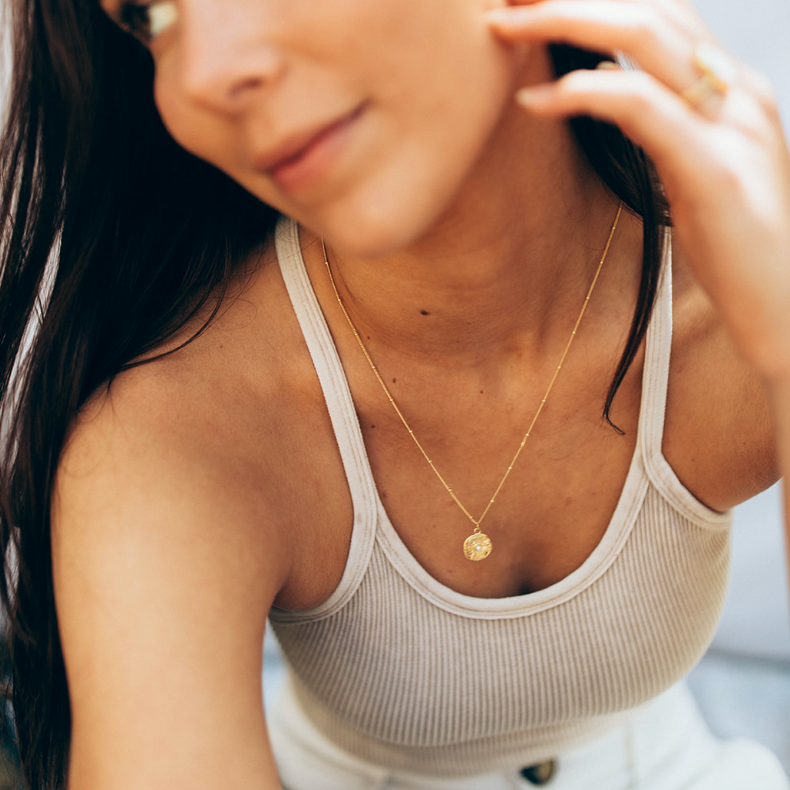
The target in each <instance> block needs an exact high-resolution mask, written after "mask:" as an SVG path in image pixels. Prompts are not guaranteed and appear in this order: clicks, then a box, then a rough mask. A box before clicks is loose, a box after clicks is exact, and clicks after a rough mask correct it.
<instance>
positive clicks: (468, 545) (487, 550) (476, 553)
mask: <svg viewBox="0 0 790 790" xmlns="http://www.w3.org/2000/svg"><path fill="white" fill-rule="evenodd" d="M622 212H623V204H622V203H620V205H619V206H618V207H617V215H616V216H615V218H614V222H613V223H612V227H611V230H610V231H609V237H608V239H607V240H606V246H605V247H604V251H603V254H602V255H601V260H600V262H599V263H598V268H597V269H596V271H595V276H594V277H593V280H592V283H591V284H590V289H589V290H588V291H587V297H586V298H585V300H584V304H583V305H582V309H581V311H580V312H579V317H578V318H577V319H576V323H575V324H574V326H573V331H572V332H571V336H570V338H569V339H568V343H567V344H566V346H565V350H564V351H563V352H562V357H561V358H560V364H559V365H557V369H556V370H555V371H554V375H553V376H552V378H551V382H550V383H549V388H548V389H547V390H546V394H545V395H544V396H543V400H542V401H541V402H540V406H538V410H537V411H536V412H535V416H534V417H533V418H532V422H531V423H530V424H529V428H527V432H526V434H525V435H524V438H523V439H522V440H521V444H519V446H518V450H516V454H515V455H514V456H513V460H512V461H511V462H510V464H509V465H508V468H507V470H506V471H505V474H504V476H503V477H502V479H501V480H500V481H499V485H498V486H497V487H496V490H495V491H494V494H493V496H492V497H491V499H489V500H488V504H487V505H486V507H485V510H484V511H483V514H482V515H481V516H480V517H479V518H475V517H474V516H473V515H472V514H471V513H470V512H469V510H468V509H467V508H466V507H465V506H464V505H463V503H462V502H461V501H460V500H459V499H458V497H457V496H456V494H455V492H454V491H453V489H452V488H451V487H450V486H449V485H448V484H447V481H446V480H445V479H444V477H442V475H441V473H440V472H439V470H438V469H437V468H436V467H435V466H434V465H433V461H432V460H431V458H430V456H429V455H428V453H426V452H425V450H424V449H423V446H422V445H421V444H420V441H419V439H418V438H417V437H416V436H415V435H414V431H413V430H412V429H411V427H410V426H409V423H408V422H407V421H406V418H405V417H404V416H403V412H401V410H400V408H398V404H397V403H395V399H394V398H393V397H392V395H391V394H390V391H389V389H388V388H387V385H386V384H385V383H384V379H383V378H382V377H381V375H380V374H379V371H378V368H377V367H376V365H375V363H374V362H373V359H372V358H371V356H370V354H369V353H368V350H367V348H366V347H365V344H364V343H363V342H362V338H361V337H360V336H359V332H357V328H356V326H354V322H353V321H352V320H351V316H350V315H349V314H348V311H347V310H346V306H345V305H344V304H343V300H342V299H341V298H340V294H339V293H338V290H337V285H335V278H334V277H333V276H332V267H331V266H330V265H329V256H328V255H327V251H326V244H325V243H324V240H323V239H321V249H322V250H323V252H324V263H325V264H326V270H327V272H328V274H329V282H331V283H332V290H333V291H334V292H335V298H336V299H337V303H338V304H339V305H340V309H341V310H342V311H343V315H344V316H345V317H346V321H348V325H349V326H350V327H351V331H352V332H353V333H354V337H355V338H356V339H357V343H359V347H360V348H361V349H362V353H363V354H364V355H365V359H367V361H368V364H369V365H370V368H371V370H372V371H373V373H374V374H375V376H376V379H378V382H379V384H380V385H381V388H382V389H383V390H384V394H385V395H386V396H387V399H388V400H389V402H390V403H391V404H392V408H393V409H395V413H396V414H397V415H398V417H399V418H400V421H401V422H402V423H403V425H404V427H405V428H406V430H407V431H408V432H409V436H411V438H412V439H413V440H414V443H415V444H416V445H417V448H418V449H419V451H420V452H421V453H422V455H423V458H425V460H426V461H427V462H428V465H429V466H430V467H431V469H433V472H434V474H435V475H436V477H438V478H439V480H440V482H441V484H442V485H443V486H444V488H445V490H446V491H447V493H448V494H449V495H450V496H451V497H452V498H453V501H454V502H455V504H456V505H458V507H459V508H461V510H462V511H463V513H464V515H465V516H466V517H467V518H468V519H469V520H470V521H471V522H472V523H473V524H474V526H475V528H474V531H473V532H472V534H471V535H470V536H469V537H468V538H467V539H466V540H465V541H464V547H463V548H464V556H465V557H466V558H467V559H468V560H472V561H473V562H478V561H480V560H484V559H485V558H486V557H488V555H489V554H491V550H492V548H493V544H492V542H491V538H490V537H489V536H488V535H486V534H485V533H484V532H483V531H482V529H481V528H480V525H481V524H482V523H483V519H484V518H485V517H486V516H487V515H488V511H489V510H491V507H492V506H493V504H494V500H495V499H496V498H497V496H498V495H499V492H500V491H501V490H502V486H504V485H505V481H506V480H507V479H508V477H509V476H510V473H511V471H512V470H513V466H514V465H515V463H516V461H517V460H518V457H519V455H521V451H522V450H523V449H524V445H525V444H526V443H527V439H529V435H530V434H531V433H532V429H533V428H534V427H535V423H536V422H537V420H538V417H539V416H540V413H541V412H542V411H543V407H544V406H545V405H546V400H547V399H548V397H549V393H550V392H551V389H552V387H553V386H554V382H555V381H556V380H557V376H558V375H559V372H560V370H561V368H562V365H563V363H564V362H565V357H567V356H568V351H570V348H571V344H572V343H573V339H574V338H575V337H576V330H577V329H578V328H579V324H581V321H582V317H583V316H584V313H585V311H586V310H587V304H588V303H589V301H590V297H591V296H592V293H593V290H594V289H595V284H596V283H597V282H598V275H599V274H600V273H601V269H602V268H603V265H604V262H605V261H606V256H607V255H608V254H609V247H611V245H612V239H613V238H614V234H615V231H616V230H617V224H618V222H619V221H620V215H621V214H622Z"/></svg>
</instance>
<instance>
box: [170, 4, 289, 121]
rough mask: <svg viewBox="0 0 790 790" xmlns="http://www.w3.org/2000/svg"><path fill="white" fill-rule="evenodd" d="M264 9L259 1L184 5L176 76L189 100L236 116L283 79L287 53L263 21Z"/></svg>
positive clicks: (180, 25) (215, 110) (181, 16)
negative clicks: (177, 75)
mask: <svg viewBox="0 0 790 790" xmlns="http://www.w3.org/2000/svg"><path fill="white" fill-rule="evenodd" d="M266 5H267V4H266V3H265V2H261V0H254V2H248V1H247V0H220V1H219V2H217V0H193V1H192V2H188V1H187V2H184V3H182V6H181V8H182V10H181V14H180V22H179V27H180V30H179V39H180V50H181V56H180V58H179V60H180V69H179V71H180V83H181V90H182V92H183V95H184V97H185V98H186V99H187V100H188V101H190V102H192V103H195V104H198V105H200V106H201V107H203V108H207V109H210V110H213V111H214V112H220V113H223V114H229V115H235V114H239V113H243V112H244V111H245V110H246V109H247V108H248V107H249V106H250V105H251V104H252V103H253V102H255V100H256V99H257V98H259V97H260V95H261V94H262V93H264V92H266V91H268V90H270V89H271V87H272V85H274V84H275V83H276V82H277V81H278V80H279V79H281V77H282V75H283V74H284V73H285V65H286V58H285V53H284V51H283V50H282V48H280V47H278V46H277V44H276V43H275V42H274V40H273V37H272V35H271V32H272V28H271V26H270V25H269V24H267V23H266V22H267V20H264V19H263V16H264V12H265V6H266Z"/></svg>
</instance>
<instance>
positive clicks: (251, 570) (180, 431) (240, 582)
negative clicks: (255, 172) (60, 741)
mask: <svg viewBox="0 0 790 790" xmlns="http://www.w3.org/2000/svg"><path fill="white" fill-rule="evenodd" d="M218 330H219V331H218V332H217V333H216V334H215V335H213V336H211V337H208V336H207V337H206V339H205V341H204V342H203V343H200V342H196V343H195V344H192V346H191V347H187V349H184V353H181V352H179V353H177V354H174V355H173V356H172V357H166V358H164V359H162V360H158V361H155V362H151V363H149V364H145V365H142V366H140V367H137V368H134V369H132V370H130V371H128V372H126V373H124V374H122V375H121V376H119V377H118V378H117V379H116V380H115V381H114V382H113V383H112V384H111V385H110V386H109V388H107V389H105V390H103V391H101V392H99V393H97V394H96V395H95V396H94V397H93V399H92V400H91V401H90V402H89V403H88V404H87V406H86V407H85V408H84V409H83V412H82V414H81V415H80V416H79V419H78V420H77V422H76V423H75V425H74V426H73V430H72V432H71V435H70V437H69V440H68V442H67V445H66V448H65V451H64V453H63V457H62V459H61V463H60V465H59V469H58V474H57V479H56V485H55V490H54V497H53V507H52V546H53V572H54V579H55V594H56V604H57V610H58V619H59V625H60V630H61V639H62V644H63V651H64V659H65V663H66V669H67V675H68V680H69V692H70V696H71V701H72V709H73V710H72V713H73V744H72V758H71V768H70V771H71V774H70V783H69V786H70V787H75V788H79V789H80V790H83V789H85V790H92V789H93V788H99V787H101V788H110V790H126V788H130V789H131V788H137V787H140V788H142V787H146V788H154V790H156V789H157V788H165V787H167V788H168V789H170V788H181V787H183V788H192V787H196V786H201V787H236V786H238V787H242V786H255V787H271V788H274V787H277V786H278V784H277V780H276V770H275V768H274V763H273V761H272V758H271V753H270V751H269V749H268V746H267V736H266V726H265V719H264V716H263V707H262V700H261V685H260V684H261V680H260V667H261V660H262V645H263V638H264V631H265V623H266V617H267V614H268V611H269V608H270V607H271V604H272V602H273V600H274V599H275V597H276V595H277V593H278V591H279V590H280V589H281V588H282V587H283V585H284V584H285V582H286V579H287V577H288V574H289V571H290V562H291V546H290V545H289V543H288V541H286V540H283V539H281V536H282V529H281V527H282V516H281V509H282V503H281V501H280V495H281V490H280V483H279V481H278V478H277V477H276V474H274V472H273V471H272V470H275V469H276V466H277V461H278V458H279V456H278V452H279V450H281V449H282V448H279V449H278V441H279V440H278V437H277V435H276V434H277V429H276V423H277V420H278V417H277V416H276V414H277V411H278V409H277V404H276V403H275V402H274V401H273V400H272V399H271V398H269V396H268V395H267V393H268V390H267V389H260V388H259V389H257V390H256V392H255V395H256V396H257V398H258V399H259V400H260V403H259V405H262V406H263V407H264V408H261V409H252V408H251V406H250V401H251V399H252V398H253V394H252V391H251V390H252V389H254V386H253V382H251V381H250V379H249V378H245V377H244V376H242V375H237V370H238V369H239V368H238V367H237V366H236V365H235V363H227V362H226V361H225V359H224V356H223V354H222V350H223V344H224V341H223V339H222V338H223V335H222V329H221V327H218ZM229 353H230V354H231V356H232V355H233V354H236V353H240V352H239V351H238V350H234V349H229ZM269 372H271V371H269ZM264 378H266V377H265V376H264ZM273 397H274V396H272V398H273ZM267 398H269V400H267ZM267 405H268V406H270V407H271V408H269V409H267V408H265V407H266V406H267ZM267 414H268V415H269V416H268V417H266V416H262V415H267ZM256 415H258V417H257V420H258V421H257V422H256V421H255V420H256ZM273 415H274V416H273ZM273 426H274V427H273ZM270 472H271V478H272V479H269V477H270V475H269V473H270ZM164 742H167V744H168V748H167V749H162V748H161V744H162V743H164Z"/></svg>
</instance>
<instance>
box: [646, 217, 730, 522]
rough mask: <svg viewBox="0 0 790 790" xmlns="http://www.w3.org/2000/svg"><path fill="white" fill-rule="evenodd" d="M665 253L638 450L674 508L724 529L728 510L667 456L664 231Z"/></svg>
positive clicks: (668, 326)
mask: <svg viewBox="0 0 790 790" xmlns="http://www.w3.org/2000/svg"><path fill="white" fill-rule="evenodd" d="M665 234H666V235H665V254H664V260H663V261H662V264H661V273H660V279H659V284H658V292H657V294H656V302H655V306H654V308H653V315H652V317H651V319H650V324H649V326H648V330H647V335H646V342H645V365H644V371H643V373H642V401H641V406H640V412H639V439H638V443H639V451H640V454H641V456H642V459H643V462H644V467H645V473H646V474H647V477H648V478H649V479H650V481H651V482H652V483H653V485H654V486H655V487H656V488H657V489H658V490H659V491H660V492H661V494H662V496H663V497H664V498H665V499H666V500H667V502H669V504H670V505H672V507H674V508H675V509H676V510H677V511H679V512H680V513H682V514H683V515H685V516H686V517H687V518H690V519H693V520H694V521H695V522H696V523H698V524H700V525H707V526H709V527H712V528H722V527H724V526H727V525H728V524H729V521H730V514H729V513H719V512H717V511H715V510H711V509H710V508H709V507H707V506H706V505H704V504H703V503H702V502H700V501H699V500H698V499H697V498H696V497H695V496H694V495H693V494H692V493H691V492H690V491H689V490H688V489H687V488H686V487H685V486H684V485H683V483H682V482H681V481H680V479H679V478H678V477H677V475H676V474H675V472H674V470H673V469H672V467H671V466H670V465H669V463H668V462H667V460H666V458H665V457H664V452H663V449H662V447H663V441H664V422H665V417H666V406H667V388H668V385H669V363H670V355H671V351H672V233H671V230H670V229H669V228H667V229H666V231H665Z"/></svg>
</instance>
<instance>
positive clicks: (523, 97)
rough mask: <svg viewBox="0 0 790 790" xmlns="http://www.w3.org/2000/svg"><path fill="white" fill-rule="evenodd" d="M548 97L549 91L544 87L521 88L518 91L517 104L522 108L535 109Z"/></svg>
mask: <svg viewBox="0 0 790 790" xmlns="http://www.w3.org/2000/svg"><path fill="white" fill-rule="evenodd" d="M547 97H548V90H547V89H546V88H544V87H542V86H540V87H534V88H521V89H519V90H517V91H516V95H515V97H514V98H515V100H516V104H520V105H521V106H522V107H534V106H535V105H536V104H540V103H541V102H542V101H545V100H546V98H547Z"/></svg>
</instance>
